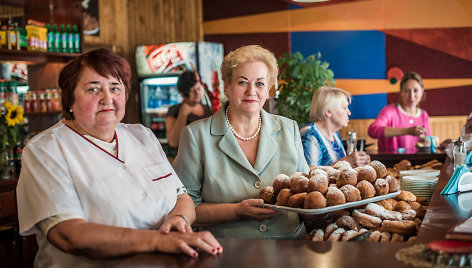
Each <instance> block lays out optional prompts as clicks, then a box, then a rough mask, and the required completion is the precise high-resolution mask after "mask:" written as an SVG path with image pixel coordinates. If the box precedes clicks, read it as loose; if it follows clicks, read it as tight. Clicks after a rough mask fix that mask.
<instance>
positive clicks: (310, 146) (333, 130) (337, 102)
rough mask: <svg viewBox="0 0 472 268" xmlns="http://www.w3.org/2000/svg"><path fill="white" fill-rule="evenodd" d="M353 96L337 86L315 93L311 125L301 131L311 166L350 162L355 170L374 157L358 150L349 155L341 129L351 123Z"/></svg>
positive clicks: (304, 148) (305, 152)
mask: <svg viewBox="0 0 472 268" xmlns="http://www.w3.org/2000/svg"><path fill="white" fill-rule="evenodd" d="M350 102H351V94H349V93H348V92H346V91H344V90H342V89H339V88H334V87H321V88H319V89H318V90H316V91H315V94H313V99H312V102H311V107H310V120H311V121H312V122H311V123H308V124H307V125H305V126H303V127H302V128H301V129H300V135H301V139H302V144H303V151H304V154H305V159H306V161H307V162H308V165H310V166H329V165H332V164H334V163H336V162H337V161H340V160H345V161H348V162H349V163H350V164H351V166H352V167H358V166H364V165H366V164H367V163H369V162H370V156H369V155H368V154H367V153H366V152H364V151H356V152H353V153H351V154H349V155H347V156H346V152H345V151H344V147H343V143H342V140H341V137H340V136H339V133H338V130H340V129H341V128H344V127H346V126H347V124H348V123H349V116H350V115H351V112H350V111H349V107H348V106H349V103H350Z"/></svg>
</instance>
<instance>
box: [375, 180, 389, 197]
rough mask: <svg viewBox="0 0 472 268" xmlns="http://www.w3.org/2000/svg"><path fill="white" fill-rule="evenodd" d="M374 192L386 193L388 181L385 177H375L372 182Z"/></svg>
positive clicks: (377, 193)
mask: <svg viewBox="0 0 472 268" xmlns="http://www.w3.org/2000/svg"><path fill="white" fill-rule="evenodd" d="M374 188H375V194H376V195H377V196H380V195H386V194H388V182H387V180H385V179H376V180H375V182H374Z"/></svg>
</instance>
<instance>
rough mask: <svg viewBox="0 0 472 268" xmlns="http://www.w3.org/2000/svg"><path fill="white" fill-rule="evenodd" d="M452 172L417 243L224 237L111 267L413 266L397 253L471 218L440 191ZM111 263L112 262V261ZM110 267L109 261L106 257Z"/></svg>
mask: <svg viewBox="0 0 472 268" xmlns="http://www.w3.org/2000/svg"><path fill="white" fill-rule="evenodd" d="M451 175H452V164H451V161H450V160H449V158H447V159H446V162H445V164H444V167H443V169H442V171H441V175H440V178H439V181H438V184H437V187H436V189H435V191H434V193H433V196H432V199H431V203H430V205H429V207H428V211H427V213H426V215H425V217H424V220H423V224H422V226H421V229H420V231H419V233H418V237H417V240H416V241H415V242H414V243H367V242H312V241H293V240H255V239H254V240H252V239H219V241H220V243H221V245H222V246H223V248H224V252H223V254H221V255H219V256H211V255H209V254H206V253H200V256H199V257H198V258H195V259H194V258H190V257H187V256H184V255H183V254H163V253H152V254H137V255H134V256H131V257H128V258H124V259H119V260H111V261H109V266H110V267H156V266H157V267H159V266H162V267H225V268H226V267H247V268H249V267H313V266H316V267H349V268H353V267H382V268H385V267H410V266H407V265H405V264H403V263H402V262H400V261H397V260H396V258H395V253H396V252H397V251H398V250H400V249H402V248H405V247H410V246H412V245H414V244H422V243H427V242H430V241H434V240H440V239H444V237H445V234H446V232H447V230H448V229H449V228H450V227H451V226H453V225H455V224H457V223H459V222H461V221H462V220H464V219H465V218H467V217H468V216H469V215H470V214H471V213H470V212H471V210H470V209H469V210H467V209H465V210H464V209H462V210H461V209H459V208H458V207H457V206H456V205H455V204H456V203H457V202H456V200H457V198H461V197H464V196H467V195H468V196H470V198H472V192H471V193H466V194H461V195H457V194H456V195H449V196H441V195H440V192H441V190H442V189H443V188H444V186H445V185H446V184H447V182H448V180H449V178H450V177H451ZM107 263H108V262H107ZM100 265H103V266H104V267H106V266H107V265H105V263H101V264H100Z"/></svg>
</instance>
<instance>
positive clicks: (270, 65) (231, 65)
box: [221, 45, 279, 88]
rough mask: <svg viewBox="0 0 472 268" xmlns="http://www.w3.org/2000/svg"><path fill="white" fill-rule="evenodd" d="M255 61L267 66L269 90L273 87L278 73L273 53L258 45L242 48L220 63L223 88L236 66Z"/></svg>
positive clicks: (229, 54) (227, 83)
mask: <svg viewBox="0 0 472 268" xmlns="http://www.w3.org/2000/svg"><path fill="white" fill-rule="evenodd" d="M255 61H260V62H263V63H264V64H265V65H266V66H267V70H268V72H269V77H268V83H269V88H271V87H273V86H274V85H275V81H276V80H277V74H278V73H279V67H278V65H277V59H276V58H275V56H274V53H272V52H270V51H269V50H267V49H265V48H263V47H261V46H258V45H249V46H242V47H240V48H238V49H236V50H233V51H231V52H230V53H228V55H226V57H225V58H224V60H223V63H221V76H222V78H223V81H224V83H225V86H227V85H229V84H230V83H231V79H232V76H233V72H234V70H235V69H236V68H238V66H240V65H241V64H243V63H247V62H255Z"/></svg>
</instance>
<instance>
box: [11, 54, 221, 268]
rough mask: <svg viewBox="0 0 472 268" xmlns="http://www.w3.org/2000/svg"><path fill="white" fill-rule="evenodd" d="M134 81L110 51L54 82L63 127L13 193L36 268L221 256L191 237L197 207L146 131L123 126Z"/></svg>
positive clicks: (40, 142) (79, 62)
mask: <svg viewBox="0 0 472 268" xmlns="http://www.w3.org/2000/svg"><path fill="white" fill-rule="evenodd" d="M130 78H131V69H130V66H129V64H128V63H127V62H126V60H125V59H124V58H122V57H120V56H118V55H116V54H114V53H113V52H111V51H110V50H107V49H99V50H94V51H91V52H88V53H85V54H83V55H81V56H79V57H77V58H75V59H74V60H72V61H71V62H70V63H69V64H68V65H66V66H65V67H64V69H63V70H62V71H61V73H60V76H59V86H60V87H61V89H62V92H63V95H62V106H63V111H64V112H63V113H64V119H63V120H61V121H60V122H58V123H57V124H56V125H54V126H52V127H51V128H49V129H48V130H46V131H44V132H42V133H40V134H38V135H36V136H35V137H34V138H32V139H31V140H30V141H29V142H28V144H27V145H26V147H25V149H24V150H23V158H22V161H23V168H22V170H21V174H20V178H19V181H18V186H17V199H18V219H19V225H20V233H21V234H22V235H30V234H36V237H37V241H38V245H39V250H38V253H37V255H36V260H35V266H37V267H93V266H98V267H100V266H101V265H100V263H97V262H93V261H92V260H91V259H89V258H109V257H118V256H123V255H126V254H133V253H138V252H153V251H163V252H184V253H186V254H188V255H190V256H197V254H198V253H197V251H196V250H195V249H194V248H199V249H202V250H204V251H207V252H209V253H211V254H216V253H217V252H221V250H222V249H221V247H220V245H219V243H218V242H217V241H216V240H215V239H214V237H213V236H212V235H211V234H210V233H209V232H204V233H194V232H192V229H191V226H190V224H191V223H192V222H193V221H194V219H195V210H194V207H193V202H192V200H191V199H190V197H189V196H188V195H187V194H186V193H185V192H186V190H185V188H184V187H183V185H182V183H181V182H180V180H179V178H178V177H177V175H176V174H175V171H174V170H173V169H172V166H171V165H170V163H169V162H168V161H167V158H166V156H165V154H164V152H163V150H162V148H161V146H160V144H159V142H158V141H157V139H156V137H155V136H154V134H153V133H152V132H151V130H150V129H147V128H144V127H143V126H142V125H139V124H134V125H127V124H122V123H119V122H120V121H121V120H122V119H123V116H124V114H125V104H126V100H127V98H128V96H129V89H130ZM82 256H86V257H89V258H84V257H82Z"/></svg>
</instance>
